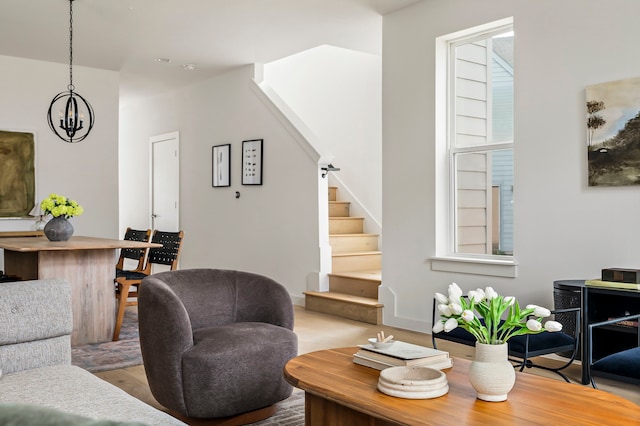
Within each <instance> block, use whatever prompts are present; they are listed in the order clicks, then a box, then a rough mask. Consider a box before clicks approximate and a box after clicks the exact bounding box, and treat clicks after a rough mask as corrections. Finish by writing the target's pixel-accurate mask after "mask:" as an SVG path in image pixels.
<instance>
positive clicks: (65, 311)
mask: <svg viewBox="0 0 640 426" xmlns="http://www.w3.org/2000/svg"><path fill="white" fill-rule="evenodd" d="M71 330H72V316H71V289H70V286H69V283H67V282H66V281H64V280H57V279H51V280H34V281H22V282H13V283H1V284H0V369H1V370H2V376H1V377H0V425H7V424H11V425H29V424H83V425H86V424H91V425H111V424H123V423H124V424H146V425H183V424H184V423H182V422H180V421H179V420H177V419H175V418H174V417H172V416H170V415H168V414H167V413H164V412H162V411H160V410H157V409H155V408H153V407H151V406H149V405H147V404H145V403H143V402H141V401H139V400H138V399H136V398H134V397H132V396H130V395H129V394H127V393H126V392H124V391H123V390H121V389H119V388H117V387H115V386H113V385H111V384H110V383H107V382H105V381H104V380H102V379H99V378H98V377H96V376H94V375H93V374H91V373H89V372H87V371H86V370H83V369H81V368H79V367H76V366H73V365H71ZM89 419H93V420H89ZM97 420H100V421H97Z"/></svg>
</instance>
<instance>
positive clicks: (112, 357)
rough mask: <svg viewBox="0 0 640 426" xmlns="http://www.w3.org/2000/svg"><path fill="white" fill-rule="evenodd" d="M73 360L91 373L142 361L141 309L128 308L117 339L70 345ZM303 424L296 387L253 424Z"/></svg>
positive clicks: (301, 396)
mask: <svg viewBox="0 0 640 426" xmlns="http://www.w3.org/2000/svg"><path fill="white" fill-rule="evenodd" d="M71 363H72V364H73V365H77V366H78V367H82V368H84V369H85V370H88V371H90V372H92V373H97V372H99V371H108V370H117V369H119V368H126V367H132V366H134V365H141V364H142V354H141V353H140V340H139V338H138V311H137V310H129V309H128V310H127V311H126V312H125V315H124V320H123V322H122V329H121V330H120V340H118V341H117V342H105V343H95V344H92V345H83V346H74V347H73V348H71ZM268 425H280V426H303V425H304V392H303V391H302V390H300V389H296V388H294V389H293V394H292V395H291V396H290V397H289V398H287V399H285V400H284V401H281V402H279V403H277V404H276V413H275V414H274V415H273V416H271V417H269V418H268V419H265V420H262V421H260V422H256V423H252V426H268Z"/></svg>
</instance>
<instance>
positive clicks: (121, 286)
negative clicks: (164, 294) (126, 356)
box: [113, 229, 184, 342]
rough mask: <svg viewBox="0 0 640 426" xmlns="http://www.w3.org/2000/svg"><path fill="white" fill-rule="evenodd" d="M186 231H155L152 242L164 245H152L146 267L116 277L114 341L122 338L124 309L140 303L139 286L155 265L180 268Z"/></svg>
mask: <svg viewBox="0 0 640 426" xmlns="http://www.w3.org/2000/svg"><path fill="white" fill-rule="evenodd" d="M183 237H184V232H183V231H179V232H165V231H158V230H157V229H156V230H155V231H153V236H152V237H151V242H152V243H158V244H162V247H152V248H151V249H149V254H148V256H147V262H146V266H145V268H144V269H142V270H140V271H127V272H126V273H125V274H124V276H121V277H118V278H116V291H115V295H116V299H117V301H118V312H117V314H116V325H115V327H114V330H113V341H114V342H115V341H117V340H118V339H119V338H120V328H121V327H122V321H123V320H124V311H125V309H126V308H127V306H137V305H138V288H139V287H140V284H141V283H142V280H143V279H144V278H146V277H148V276H149V275H151V273H152V272H155V271H154V265H165V266H168V267H169V269H170V270H171V271H174V270H176V269H177V268H178V258H179V256H180V250H181V249H182V239H183Z"/></svg>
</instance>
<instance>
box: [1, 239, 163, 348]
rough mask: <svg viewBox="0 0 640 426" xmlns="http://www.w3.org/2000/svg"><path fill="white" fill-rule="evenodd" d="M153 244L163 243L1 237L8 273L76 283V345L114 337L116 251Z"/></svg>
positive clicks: (73, 285) (73, 296)
mask: <svg viewBox="0 0 640 426" xmlns="http://www.w3.org/2000/svg"><path fill="white" fill-rule="evenodd" d="M148 247H162V244H156V243H149V242H140V241H128V240H117V239H108V238H97V237H83V236H77V237H76V236H74V237H71V239H70V240H69V241H49V240H48V239H47V238H46V237H9V238H0V248H1V249H3V250H4V269H5V274H7V275H12V276H18V277H20V278H21V279H22V280H35V279H46V278H63V279H65V280H67V281H68V282H69V283H70V284H71V304H72V310H73V332H72V334H71V345H72V346H75V345H84V344H89V343H101V342H108V341H111V338H112V335H113V329H114V326H115V315H116V299H115V287H114V282H113V280H114V277H115V265H116V254H117V249H122V248H148ZM25 285H27V283H25Z"/></svg>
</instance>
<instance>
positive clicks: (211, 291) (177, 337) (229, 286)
mask: <svg viewBox="0 0 640 426" xmlns="http://www.w3.org/2000/svg"><path fill="white" fill-rule="evenodd" d="M138 311H139V325H140V346H141V349H142V358H143V362H144V367H145V371H146V374H147V379H148V381H149V386H150V388H151V392H152V394H153V396H154V397H155V398H156V400H157V401H158V402H159V403H160V404H162V405H164V406H165V407H167V408H169V409H170V410H173V411H176V412H178V413H179V414H182V415H183V416H187V417H193V418H215V417H228V416H234V415H237V414H240V413H245V412H249V411H254V410H259V409H262V408H265V407H269V406H271V405H273V404H274V403H276V402H278V401H281V400H283V399H286V398H288V397H289V396H290V395H291V392H292V390H293V388H292V387H291V386H290V385H289V384H288V383H287V382H286V381H285V380H284V378H283V374H282V371H283V368H284V365H285V364H286V363H287V361H289V360H290V359H291V358H293V357H295V356H296V355H297V351H298V339H297V336H296V335H295V334H294V333H293V331H292V330H293V305H292V303H291V298H290V296H289V294H288V293H287V291H286V290H285V288H284V287H283V286H282V285H280V284H278V283H277V282H275V281H273V280H272V279H269V278H267V277H263V276H260V275H256V274H252V273H248V272H240V271H229V270H217V269H186V270H179V271H169V272H162V273H159V274H154V275H151V276H149V277H147V278H145V279H144V280H143V282H142V285H141V286H140V292H139V295H138Z"/></svg>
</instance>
